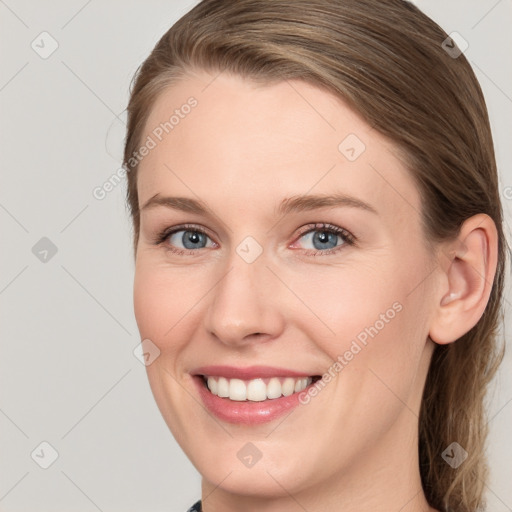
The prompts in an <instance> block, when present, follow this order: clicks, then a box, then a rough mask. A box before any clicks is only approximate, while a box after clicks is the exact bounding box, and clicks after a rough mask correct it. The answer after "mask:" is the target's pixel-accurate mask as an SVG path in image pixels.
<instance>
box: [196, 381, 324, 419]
mask: <svg viewBox="0 0 512 512" xmlns="http://www.w3.org/2000/svg"><path fill="white" fill-rule="evenodd" d="M193 379H194V382H195V383H196V386H197V387H198V390H199V395H200V396H201V399H202V400H203V403H204V405H205V406H206V408H207V409H208V410H209V411H210V412H211V413H213V414H215V416H217V418H219V419H221V420H223V421H227V422H228V423H236V424H238V425H258V424H261V423H267V422H269V421H272V420H275V419H277V418H279V417H280V416H282V415H283V414H285V413H286V412H288V411H291V410H292V409H294V408H295V407H297V406H298V405H299V404H300V402H299V395H300V394H301V393H304V392H307V390H308V388H309V386H308V387H307V388H306V389H305V390H304V391H301V392H298V393H293V394H291V395H289V396H282V397H281V398H273V399H269V400H263V401H261V402H251V401H243V402H242V401H235V400H230V399H229V398H221V397H219V396H217V395H214V394H212V393H210V391H209V389H208V388H207V387H206V383H205V382H204V380H203V378H202V377H200V376H198V375H194V376H193ZM313 384H314V383H312V384H310V386H312V385H313Z"/></svg>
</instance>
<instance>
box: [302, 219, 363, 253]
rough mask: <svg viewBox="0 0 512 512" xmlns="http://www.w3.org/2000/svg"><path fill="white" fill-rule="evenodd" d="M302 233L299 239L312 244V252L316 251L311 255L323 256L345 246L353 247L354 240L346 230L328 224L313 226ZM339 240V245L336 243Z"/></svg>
mask: <svg viewBox="0 0 512 512" xmlns="http://www.w3.org/2000/svg"><path fill="white" fill-rule="evenodd" d="M308 227H309V228H310V229H309V230H307V231H306V232H304V233H303V234H302V235H301V236H300V238H299V240H300V239H306V240H307V241H308V242H310V243H312V244H313V250H314V251H316V252H315V253H314V254H313V255H314V256H317V255H325V254H331V253H333V252H336V251H338V250H339V249H341V248H342V247H343V246H345V245H354V243H355V238H354V236H353V235H352V234H351V233H349V232H348V231H347V230H346V229H343V228H339V227H337V226H333V225H330V224H323V223H320V224H315V225H314V227H313V228H312V229H311V226H306V228H308ZM339 240H341V243H338V241H339Z"/></svg>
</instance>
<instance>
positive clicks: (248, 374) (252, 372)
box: [190, 365, 316, 380]
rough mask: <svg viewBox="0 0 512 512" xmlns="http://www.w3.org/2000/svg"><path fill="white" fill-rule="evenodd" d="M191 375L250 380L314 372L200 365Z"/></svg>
mask: <svg viewBox="0 0 512 512" xmlns="http://www.w3.org/2000/svg"><path fill="white" fill-rule="evenodd" d="M190 373H191V374H192V375H203V376H204V375H207V376H216V377H225V378H227V379H241V380H252V379H257V378H259V377H261V378H263V379H265V378H270V377H312V376H313V375H316V374H314V373H308V372H301V371H295V370H288V369H286V368H277V367H274V366H246V367H236V366H225V365H215V366H201V367H199V368H195V369H194V370H192V371H191V372H190Z"/></svg>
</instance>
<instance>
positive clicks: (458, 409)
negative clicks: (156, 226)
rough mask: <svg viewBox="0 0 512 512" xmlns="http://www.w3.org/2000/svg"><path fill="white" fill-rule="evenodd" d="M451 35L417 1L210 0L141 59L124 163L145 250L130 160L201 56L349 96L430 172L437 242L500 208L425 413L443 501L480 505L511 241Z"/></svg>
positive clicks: (425, 450) (431, 470) (422, 442)
mask: <svg viewBox="0 0 512 512" xmlns="http://www.w3.org/2000/svg"><path fill="white" fill-rule="evenodd" d="M447 37H448V36H447V34H446V33H445V32H444V31H443V30H442V29H441V28H440V27H439V26H438V25H437V24H436V23H435V22H433V21H432V20H431V19H430V18H428V17H427V16H426V15H424V14H423V13H422V12H421V11H420V10H419V9H417V8H416V7H415V6H414V5H412V4H410V3H408V2H406V1H404V0H384V1H383V0H272V1H269V0H204V1H202V2H200V3H199V4H198V5H197V6H196V7H194V8H193V9H192V10H191V11H189V12H188V13H187V14H186V15H185V16H183V17H182V18H181V19H180V20H179V21H178V22H176V24H175V25H174V26H172V28H171V29H170V30H169V31H168V32H167V33H165V34H164V35H163V37H162V38H161V39H160V40H159V42H158V43H157V44H156V46H155V48H154V50H153V51H152V52H151V54H150V55H149V57H148V58H147V59H146V60H145V62H144V63H143V64H142V66H141V67H140V68H139V69H138V70H137V73H136V75H135V77H134V82H133V83H132V90H131V97H130V101H129V105H128V127H127V135H126V140H125V153H124V165H125V168H127V170H129V171H130V172H128V189H127V203H128V206H129V208H130V213H131V216H132V220H133V228H134V237H133V241H134V252H135V253H136V247H137V244H138V237H139V223H140V219H139V203H138V196H137V163H135V165H129V164H130V163H132V164H133V161H131V160H130V159H131V158H132V155H133V154H135V153H136V151H137V149H138V147H139V146H140V144H141V142H142V141H141V137H142V135H143V130H144V128H145V124H146V121H147V118H148V115H149V112H150V110H151V107H152V105H153V104H154V102H155V99H156V98H157V96H158V95H159V94H160V93H161V92H162V91H163V89H164V88H166V87H168V86H169V85H170V84H172V83H173V82H174V81H176V80H178V79H179V78H180V77H182V76H183V74H184V73H186V71H187V70H189V69H193V68H197V69H202V70H206V71H210V72H213V73H218V72H219V71H228V72H232V73H235V74H237V75H239V76H243V77H247V78H250V79H253V80H255V81H260V82H262V83H272V82H278V81H283V80H287V79H301V80H305V81H307V82H309V83H311V84H313V85H316V86H318V87H323V88H325V89H327V90H328V91H331V92H333V93H334V94H336V95H338V96H339V97H341V98H343V99H344V100H345V101H346V102H348V104H349V105H350V106H351V107H352V108H353V109H354V110H355V111H357V112H358V113H359V114H360V115H362V116H363V118H364V119H365V120H366V121H367V122H368V123H369V124H370V125H371V126H373V127H374V128H375V129H376V130H378V131H379V132H381V133H382V134H384V135H385V136H387V137H388V138H389V139H390V140H391V141H392V142H393V143H394V144H395V147H397V148H398V152H399V153H400V155H401V156H402V158H404V162H405V163H406V165H407V167H408V169H409V170H410V172H411V175H412V176H413V177H414V179H415V180H416V183H417V186H418V190H419V192H420V194H421V198H422V219H423V223H424V229H425V234H426V238H427V239H428V240H429V241H430V242H431V243H435V242H439V241H443V240H448V239H453V238H455V237H456V236H457V234H458V233H459V229H460V227H461V225H462V223H463V222H464V220H466V219H467V218H469V217H471V216H472V215H475V214H478V213H486V214H488V215H489V216H490V217H491V218H492V219H493V220H494V222H495V224H496V227H497V230H498V237H499V242H498V244H499V247H498V266H497V271H496V275H495V279H494V283H493V286H492V291H491V296H490V299H489V303H488V304H487V307H486V309H485V312H484V313H483V316H482V317H481V319H480V320H479V322H478V323H477V325H476V326H475V327H474V328H472V329H471V330H470V331H469V332H468V333H466V334H465V335H464V336H462V337H461V338H460V339H459V340H457V341H456V342H455V343H450V344H448V345H436V347H435V350H434V354H433V357H432V360H431V364H430V369H429V373H428V375H427V379H426V383H425V389H424V395H423V399H422V405H421V412H420V419H419V456H420V473H421V478H422V484H423V489H424V492H425V495H426V497H427V500H428V502H429V503H430V505H431V506H432V507H435V508H437V509H439V510H441V511H456V512H474V511H475V510H482V507H483V505H484V499H483V491H484V485H485V483H486V481H487V478H488V468H487V463H486V459H485V455H484V448H485V440H486V436H487V423H486V411H485V403H484V399H485V397H486V391H487V387H488V384H489V382H490V381H491V379H492V377H493V376H494V374H495V371H496V369H497V367H498V365H499V363H500V362H501V359H502V357H503V350H500V349H499V347H498V344H497V330H498V326H499V324H500V322H501V321H502V319H503V316H502V315H503V313H502V294H503V284H504V272H505V264H506V248H507V243H506V240H505V237H504V233H503V227H502V209H501V203H500V196H499V188H498V178H497V170H496V162H495V156H494V148H493V141H492V135H491V130H490V126H489V120H488V114H487V109H486V105H485V101H484V97H483V94H482V91H481V89H480V86H479V84H478V81H477V79H476V77H475V74H474V73H473V71H472V69H471V67H470V65H469V63H468V61H467V60H466V58H465V57H464V55H463V54H462V55H459V56H458V57H456V54H454V53H450V52H448V51H446V50H447V49H448V48H449V47H450V46H452V44H451V43H450V44H449V46H448V48H447V47H446V45H444V47H443V45H442V43H443V41H445V39H446V38H447ZM455 48H456V47H455ZM453 441H456V442H458V443H459V444H460V445H461V446H462V447H463V448H464V449H465V450H466V451H467V452H468V458H467V459H466V460H465V461H464V463H463V464H462V465H460V466H459V467H458V468H457V469H453V468H452V467H451V466H449V465H448V464H447V463H446V462H445V461H444V460H443V458H442V457H441V453H442V452H443V451H444V450H445V448H446V447H447V446H449V445H450V444H451V443H452V442H453Z"/></svg>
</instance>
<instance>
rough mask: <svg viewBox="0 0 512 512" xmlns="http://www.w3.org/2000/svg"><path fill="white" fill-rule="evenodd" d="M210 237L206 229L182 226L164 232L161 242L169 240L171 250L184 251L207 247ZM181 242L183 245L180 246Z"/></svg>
mask: <svg viewBox="0 0 512 512" xmlns="http://www.w3.org/2000/svg"><path fill="white" fill-rule="evenodd" d="M209 238H210V237H209V236H208V235H207V234H206V233H205V232H204V231H202V230H200V229H198V228H197V227H190V228H189V229H183V226H182V228H181V229H174V230H173V231H170V232H169V231H166V232H164V233H163V234H162V236H161V240H160V243H162V242H165V241H167V242H168V244H169V246H170V247H169V248H170V249H171V250H173V251H175V252H180V253H183V252H186V251H190V250H196V249H204V248H206V246H207V245H206V244H207V241H208V239H209ZM179 244H181V245H182V247H180V245H179ZM210 246H211V245H210Z"/></svg>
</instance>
